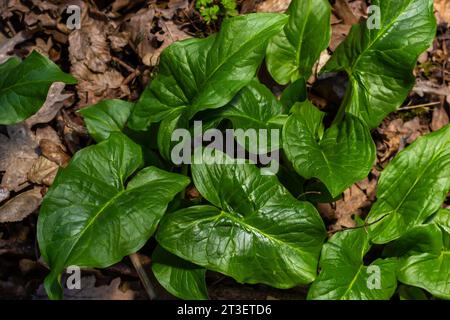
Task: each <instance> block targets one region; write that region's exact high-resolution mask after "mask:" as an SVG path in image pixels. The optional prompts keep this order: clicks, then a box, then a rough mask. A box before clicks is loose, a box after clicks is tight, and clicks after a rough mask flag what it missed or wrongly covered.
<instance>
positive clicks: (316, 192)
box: [297, 191, 322, 199]
mask: <svg viewBox="0 0 450 320" xmlns="http://www.w3.org/2000/svg"><path fill="white" fill-rule="evenodd" d="M308 194H318V195H321V194H322V192H320V191H306V192H304V193H302V194H300V195H299V196H298V197H297V199H300V198H301V197H303V196H306V195H308Z"/></svg>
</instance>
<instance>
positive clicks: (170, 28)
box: [143, 19, 191, 66]
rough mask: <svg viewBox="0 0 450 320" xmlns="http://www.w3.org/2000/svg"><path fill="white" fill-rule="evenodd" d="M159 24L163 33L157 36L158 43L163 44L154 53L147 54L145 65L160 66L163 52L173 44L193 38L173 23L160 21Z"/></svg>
mask: <svg viewBox="0 0 450 320" xmlns="http://www.w3.org/2000/svg"><path fill="white" fill-rule="evenodd" d="M158 23H159V25H160V26H161V29H162V31H163V33H161V32H160V33H158V34H157V35H156V38H157V39H158V41H160V42H161V41H162V44H161V46H160V47H159V48H158V49H154V50H153V52H151V53H149V54H147V55H146V56H145V57H144V58H143V62H144V60H145V61H146V62H144V63H148V64H149V65H150V66H155V65H157V64H158V60H159V56H160V55H161V53H162V52H163V50H164V49H165V48H167V47H168V46H169V45H171V44H172V43H173V42H175V41H181V40H184V39H188V38H191V36H190V35H188V34H187V33H186V32H184V31H182V30H180V29H179V28H178V26H177V25H176V24H175V23H173V22H172V21H164V20H161V19H160V20H159V22H158Z"/></svg>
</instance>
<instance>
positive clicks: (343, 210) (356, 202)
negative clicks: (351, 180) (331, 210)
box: [335, 185, 371, 228]
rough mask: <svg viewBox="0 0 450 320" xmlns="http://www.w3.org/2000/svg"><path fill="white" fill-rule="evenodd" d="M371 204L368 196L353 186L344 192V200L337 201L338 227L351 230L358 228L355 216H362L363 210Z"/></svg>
mask: <svg viewBox="0 0 450 320" xmlns="http://www.w3.org/2000/svg"><path fill="white" fill-rule="evenodd" d="M370 204H371V202H370V201H369V200H368V199H367V195H366V194H365V193H364V192H363V191H362V190H361V189H360V188H359V187H358V185H353V186H351V187H350V188H349V189H347V190H345V191H344V196H343V198H342V199H340V200H338V201H336V211H335V215H336V219H337V221H336V224H335V225H336V226H337V227H345V228H351V227H354V226H356V223H355V220H353V219H352V217H353V216H359V215H360V214H361V208H363V207H367V206H369V205H370Z"/></svg>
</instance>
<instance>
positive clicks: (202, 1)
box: [195, 0, 238, 24]
mask: <svg viewBox="0 0 450 320" xmlns="http://www.w3.org/2000/svg"><path fill="white" fill-rule="evenodd" d="M195 7H196V8H197V10H198V11H199V12H200V15H201V16H202V18H203V19H204V20H205V22H206V23H207V24H209V23H211V22H214V21H216V20H217V19H218V17H219V16H223V17H234V16H236V15H237V14H238V11H237V9H236V0H197V1H196V3H195Z"/></svg>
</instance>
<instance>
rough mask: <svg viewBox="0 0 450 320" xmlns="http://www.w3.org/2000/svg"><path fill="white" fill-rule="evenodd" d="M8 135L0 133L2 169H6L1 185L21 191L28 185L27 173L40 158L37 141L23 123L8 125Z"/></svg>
mask: <svg viewBox="0 0 450 320" xmlns="http://www.w3.org/2000/svg"><path fill="white" fill-rule="evenodd" d="M7 133H8V137H7V136H5V135H2V134H0V171H4V172H5V173H4V174H3V178H2V181H1V184H0V186H2V187H4V188H6V189H8V190H10V191H16V192H18V191H20V190H22V189H23V188H24V187H26V186H27V181H28V177H27V174H28V172H29V171H30V169H31V167H32V166H33V163H34V161H35V160H36V159H37V158H38V155H37V153H36V149H37V143H36V142H35V141H34V138H33V134H32V132H31V131H30V130H29V128H28V127H27V126H25V125H23V124H19V125H14V126H7Z"/></svg>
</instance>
